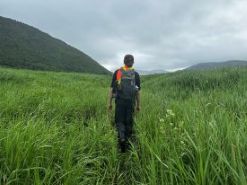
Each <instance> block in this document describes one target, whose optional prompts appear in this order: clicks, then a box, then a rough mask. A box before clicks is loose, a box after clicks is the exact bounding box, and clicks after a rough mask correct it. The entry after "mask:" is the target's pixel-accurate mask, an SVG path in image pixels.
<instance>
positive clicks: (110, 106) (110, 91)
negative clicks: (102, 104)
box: [108, 87, 113, 110]
mask: <svg viewBox="0 0 247 185" xmlns="http://www.w3.org/2000/svg"><path fill="white" fill-rule="evenodd" d="M112 90H113V88H112V87H111V88H110V90H109V95H108V110H112V99H113V92H112Z"/></svg>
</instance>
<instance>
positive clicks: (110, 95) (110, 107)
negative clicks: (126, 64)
mask: <svg viewBox="0 0 247 185" xmlns="http://www.w3.org/2000/svg"><path fill="white" fill-rule="evenodd" d="M116 74H117V72H116V71H115V72H114V74H113V75H112V81H111V87H110V90H109V93H108V105H107V106H108V110H112V99H113V87H114V84H115V81H116Z"/></svg>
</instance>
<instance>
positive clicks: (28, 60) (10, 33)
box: [0, 16, 110, 74]
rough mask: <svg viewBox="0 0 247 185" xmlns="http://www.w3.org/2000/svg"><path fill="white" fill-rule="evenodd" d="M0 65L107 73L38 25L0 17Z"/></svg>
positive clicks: (77, 50) (90, 59) (87, 57)
mask: <svg viewBox="0 0 247 185" xmlns="http://www.w3.org/2000/svg"><path fill="white" fill-rule="evenodd" d="M0 66H5V67H12V68H24V69H33V70H48V71H65V72H84V73H95V74H110V72H109V71H108V70H107V69H105V68H104V67H103V66H101V65H100V64H99V63H98V62H96V61H95V60H94V59H92V58H91V57H90V56H88V55H87V54H85V53H83V52H82V51H80V50H79V49H77V48H75V47H72V46H70V45H69V44H67V43H66V42H64V41H62V40H60V39H57V38H54V37H52V36H51V35H49V34H48V33H45V32H43V31H41V30H39V29H38V28H35V27H33V26H29V25H27V24H25V23H22V22H19V21H16V20H13V19H10V18H5V17H2V16H0Z"/></svg>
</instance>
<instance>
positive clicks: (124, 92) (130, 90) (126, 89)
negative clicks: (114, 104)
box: [117, 68, 137, 101]
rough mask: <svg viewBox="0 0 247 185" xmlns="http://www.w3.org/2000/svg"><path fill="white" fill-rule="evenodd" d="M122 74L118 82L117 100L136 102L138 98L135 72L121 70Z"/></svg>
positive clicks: (132, 70)
mask: <svg viewBox="0 0 247 185" xmlns="http://www.w3.org/2000/svg"><path fill="white" fill-rule="evenodd" d="M119 70H120V72H121V78H120V80H119V81H118V82H117V98H119V99H124V100H132V101H133V100H135V98H136V92H137V88H136V79H135V70H134V69H129V70H124V69H123V68H121V69H119Z"/></svg>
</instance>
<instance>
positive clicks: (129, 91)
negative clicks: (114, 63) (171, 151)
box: [108, 54, 141, 152]
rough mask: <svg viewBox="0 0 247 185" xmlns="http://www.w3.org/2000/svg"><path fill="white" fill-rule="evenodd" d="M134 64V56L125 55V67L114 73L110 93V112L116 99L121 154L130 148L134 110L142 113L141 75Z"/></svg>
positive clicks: (116, 118) (116, 117) (116, 121)
mask: <svg viewBox="0 0 247 185" xmlns="http://www.w3.org/2000/svg"><path fill="white" fill-rule="evenodd" d="M133 64H134V57H133V55H130V54H127V55H125V57H124V66H123V67H121V68H120V69H118V70H116V71H115V72H114V74H113V76H112V82H111V87H110V91H109V101H108V108H109V110H110V111H111V110H112V99H113V98H115V105H116V106H115V124H116V128H117V133H118V145H119V148H120V150H121V152H125V151H126V149H128V147H129V140H130V138H131V136H132V134H133V113H134V110H135V108H136V110H137V111H140V89H141V82H140V75H139V74H138V73H137V72H136V71H135V70H134V68H133Z"/></svg>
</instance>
